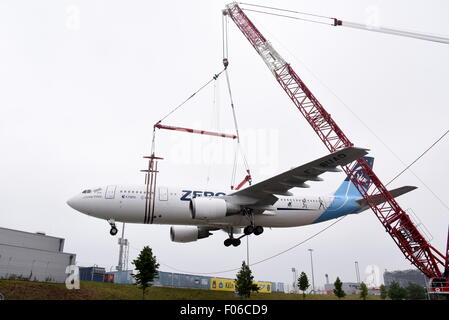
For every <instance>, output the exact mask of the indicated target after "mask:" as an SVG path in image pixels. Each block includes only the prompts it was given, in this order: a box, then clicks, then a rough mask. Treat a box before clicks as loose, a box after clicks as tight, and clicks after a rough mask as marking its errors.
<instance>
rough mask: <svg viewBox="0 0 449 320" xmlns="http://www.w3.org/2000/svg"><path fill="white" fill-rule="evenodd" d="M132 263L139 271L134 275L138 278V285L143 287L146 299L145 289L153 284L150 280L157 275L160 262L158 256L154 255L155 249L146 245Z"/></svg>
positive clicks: (143, 296) (143, 294)
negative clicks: (157, 259)
mask: <svg viewBox="0 0 449 320" xmlns="http://www.w3.org/2000/svg"><path fill="white" fill-rule="evenodd" d="M132 263H133V264H134V265H135V266H136V270H137V273H136V274H133V277H134V279H136V285H138V286H139V287H140V288H141V289H142V299H145V291H146V289H147V288H148V287H150V286H151V283H150V282H152V281H153V280H154V278H155V277H156V276H157V269H158V268H159V263H157V261H156V256H153V251H152V250H151V248H150V247H148V246H145V247H144V248H143V249H142V251H140V254H139V256H138V257H137V259H136V260H134V261H133V262H132Z"/></svg>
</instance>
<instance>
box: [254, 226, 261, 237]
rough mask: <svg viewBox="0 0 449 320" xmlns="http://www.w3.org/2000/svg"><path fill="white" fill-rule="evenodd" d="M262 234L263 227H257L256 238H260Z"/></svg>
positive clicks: (255, 230)
mask: <svg viewBox="0 0 449 320" xmlns="http://www.w3.org/2000/svg"><path fill="white" fill-rule="evenodd" d="M262 233H263V227H261V226H257V227H256V228H255V229H254V234H255V235H256V236H258V235H259V234H262Z"/></svg>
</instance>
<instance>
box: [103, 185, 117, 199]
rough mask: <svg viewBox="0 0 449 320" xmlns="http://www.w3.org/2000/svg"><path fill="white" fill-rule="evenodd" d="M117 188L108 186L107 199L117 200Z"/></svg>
mask: <svg viewBox="0 0 449 320" xmlns="http://www.w3.org/2000/svg"><path fill="white" fill-rule="evenodd" d="M116 188H117V186H107V187H106V195H105V198H106V199H114V198H115V189H116Z"/></svg>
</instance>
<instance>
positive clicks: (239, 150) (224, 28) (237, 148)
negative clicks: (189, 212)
mask: <svg viewBox="0 0 449 320" xmlns="http://www.w3.org/2000/svg"><path fill="white" fill-rule="evenodd" d="M222 45H223V65H224V67H225V69H224V72H225V75H226V84H227V88H228V95H229V101H230V104H231V110H232V116H233V120H234V129H235V134H236V136H237V139H236V146H235V148H234V163H233V167H232V174H231V189H233V187H234V184H235V176H236V172H237V164H238V157H237V156H238V154H240V155H241V156H242V159H243V165H244V166H245V170H246V172H247V173H248V175H249V177H250V178H249V180H248V183H249V185H251V173H250V168H249V164H248V161H247V159H246V156H245V153H244V151H243V149H242V147H241V144H240V132H239V127H238V123H237V115H236V112H235V105H234V98H233V96H232V90H231V81H230V79H229V72H228V65H229V60H228V45H229V42H228V19H227V16H226V15H224V14H223V15H222Z"/></svg>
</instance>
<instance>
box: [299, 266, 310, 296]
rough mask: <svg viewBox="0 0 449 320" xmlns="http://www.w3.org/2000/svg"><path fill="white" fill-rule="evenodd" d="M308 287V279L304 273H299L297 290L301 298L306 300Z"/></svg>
mask: <svg viewBox="0 0 449 320" xmlns="http://www.w3.org/2000/svg"><path fill="white" fill-rule="evenodd" d="M309 287H310V283H309V279H308V278H307V275H306V274H305V273H304V272H301V274H300V275H299V278H298V288H299V290H301V291H302V298H303V299H305V298H306V290H307V289H308V288H309Z"/></svg>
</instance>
